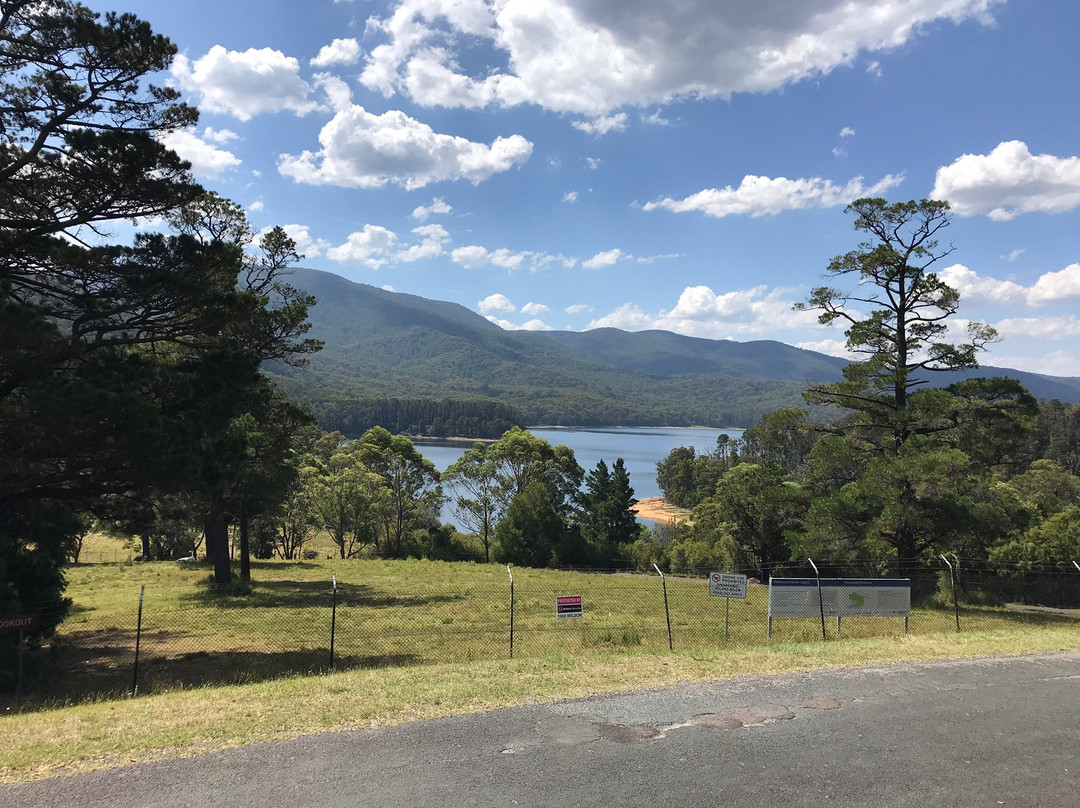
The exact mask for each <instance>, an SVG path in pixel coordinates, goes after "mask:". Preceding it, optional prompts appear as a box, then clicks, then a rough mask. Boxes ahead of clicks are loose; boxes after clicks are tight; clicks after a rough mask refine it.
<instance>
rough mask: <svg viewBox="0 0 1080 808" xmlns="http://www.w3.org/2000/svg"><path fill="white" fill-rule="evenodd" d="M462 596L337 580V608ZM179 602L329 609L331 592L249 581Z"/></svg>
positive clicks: (317, 585) (418, 603) (321, 585)
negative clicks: (400, 590)
mask: <svg viewBox="0 0 1080 808" xmlns="http://www.w3.org/2000/svg"><path fill="white" fill-rule="evenodd" d="M465 597H466V596H465V595H462V594H455V593H431V594H410V593H402V594H393V593H386V592H376V591H375V590H374V589H373V588H372V587H370V586H367V585H365V584H345V583H339V584H338V588H337V605H338V608H339V609H340V608H346V607H348V608H363V609H386V608H391V607H422V606H433V605H437V604H440V603H456V602H457V601H460V600H464V599H465ZM181 602H182V603H190V604H198V605H200V606H212V607H216V608H222V609H258V608H265V609H311V608H320V607H323V608H326V609H327V610H329V609H330V606H331V602H332V594H331V591H330V585H329V584H328V583H327V582H326V581H252V582H251V584H249V585H248V586H247V587H246V588H239V587H230V588H227V589H218V588H215V587H213V586H207V587H205V588H201V589H199V590H197V591H195V592H192V593H191V594H188V595H184V596H183V597H182V598H181Z"/></svg>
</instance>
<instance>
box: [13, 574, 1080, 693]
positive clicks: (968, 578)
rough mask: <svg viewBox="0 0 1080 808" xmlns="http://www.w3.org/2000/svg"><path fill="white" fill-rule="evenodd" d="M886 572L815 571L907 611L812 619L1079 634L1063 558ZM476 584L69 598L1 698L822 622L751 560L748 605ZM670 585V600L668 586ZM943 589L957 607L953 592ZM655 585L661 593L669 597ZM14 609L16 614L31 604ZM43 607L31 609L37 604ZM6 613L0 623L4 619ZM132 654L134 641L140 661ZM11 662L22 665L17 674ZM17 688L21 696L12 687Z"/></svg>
mask: <svg viewBox="0 0 1080 808" xmlns="http://www.w3.org/2000/svg"><path fill="white" fill-rule="evenodd" d="M950 563H951V564H952V570H951V571H950V569H949V566H948V565H947V564H945V563H941V562H939V563H936V564H923V565H920V566H919V567H917V568H912V569H905V570H897V569H888V568H881V567H879V566H871V565H865V564H857V563H843V564H826V563H821V562H819V563H818V564H817V566H818V568H819V570H820V573H821V575H822V577H823V580H826V581H827V580H829V579H830V578H838V577H846V578H872V579H877V578H887V577H906V578H909V579H910V580H911V581H912V584H911V591H912V604H911V613H910V618H909V619H908V620H907V621H905V620H903V619H901V618H895V617H844V618H843V621H842V623H841V621H840V620H837V619H834V618H831V617H830V618H828V619H826V620H825V621H824V624H825V625H824V630H825V636H826V638H827V639H829V640H833V639H838V638H855V637H879V636H902V635H903V634H905V632H906V633H909V634H933V633H940V632H956V631H957V630H958V629H959V630H960V631H987V630H995V629H1010V628H1015V627H1017V626H1024V625H1040V626H1067V627H1070V628H1075V629H1077V630H1078V631H1080V569H1077V568H1075V567H1074V566H1073V565H1071V564H1070V563H1066V564H1063V565H1060V566H1057V567H1053V568H1043V569H1032V570H1019V569H1005V568H1002V567H995V566H992V565H990V564H988V563H986V562H982V561H968V560H962V559H952V560H950ZM482 569H484V570H485V571H484V572H483V574H482V575H481V576H480V577H479V578H478V577H477V576H475V575H474V576H473V577H471V578H466V577H464V576H461V577H458V578H455V577H454V576H452V575H451V576H447V577H445V578H441V577H440V578H424V579H420V580H416V581H414V582H412V583H411V584H410V586H409V587H407V588H402V587H401V586H400V583H399V582H395V583H393V585H391V584H383V583H379V582H377V581H374V580H373V581H365V580H362V579H361V576H360V575H357V578H356V580H349V577H348V572H346V571H343V572H342V574H341V575H339V576H337V578H336V588H335V587H334V586H333V585H332V583H331V581H264V582H256V583H254V584H253V585H252V589H251V590H250V591H249V592H245V593H243V594H236V593H235V592H234V591H228V592H215V591H214V590H213V589H212V588H210V587H204V588H202V589H200V590H199V591H196V592H192V593H189V594H188V595H186V596H184V597H183V599H181V600H180V601H179V602H178V601H177V598H176V595H175V594H169V593H162V592H157V591H155V590H154V588H153V586H152V585H151V586H148V587H146V588H145V598H144V599H143V603H142V609H141V622H140V614H139V611H138V610H137V608H136V605H137V601H136V598H135V597H134V596H133V598H132V604H131V609H130V610H129V611H124V612H112V613H109V612H103V611H100V610H90V609H81V608H80V607H79V606H78V604H76V605H75V607H74V608H73V609H72V611H71V613H70V614H69V616H68V617H67V619H66V620H65V621H64V622H63V623H62V624H61V625H60V628H59V630H58V631H57V634H56V636H55V637H54V638H53V639H52V640H51V641H50V642H48V643H45V644H42V645H40V646H35V647H29V646H28V645H24V646H23V648H22V653H19V651H20V648H19V646H18V643H17V642H16V638H17V636H18V635H17V634H14V633H11V632H8V633H4V634H0V659H2V660H3V661H2V662H0V688H2V689H3V691H4V692H3V693H2V694H0V701H5V702H7V703H8V704H14V705H16V707H17V706H19V705H20V704H27V705H29V704H33V703H39V702H74V701H80V700H84V699H87V698H97V697H102V696H109V695H120V694H130V693H134V692H136V691H137V692H138V693H153V692H162V691H165V690H171V689H175V688H187V687H196V686H202V685H213V684H223V683H242V682H254V681H263V680H267V679H273V678H277V677H281V676H287V675H296V674H311V673H319V672H325V671H329V670H332V669H337V670H342V669H358V668H378V667H387V666H407V665H426V664H433V663H444V662H458V661H469V660H484V659H498V658H506V657H509V656H511V650H512V654H513V656H514V657H537V656H548V655H583V654H590V653H596V652H609V653H610V652H616V653H617V652H626V651H635V650H648V651H655V652H664V651H667V649H668V647H669V644H670V647H671V648H673V649H674V650H676V651H681V650H690V649H697V648H706V647H721V648H723V647H736V646H749V645H764V644H766V643H770V642H771V643H789V642H808V641H821V640H822V624H821V623H822V621H820V620H814V619H811V618H774V619H773V620H772V621H771V623H772V625H771V632H770V625H769V624H770V621H769V619H768V603H769V587H768V585H767V584H763V583H760V582H759V577H760V576H761V574H762V572H763V571H762V570H760V569H757V568H755V569H736V570H729V572H736V573H740V574H745V575H747V576H748V578H749V580H750V583H749V585H748V586H747V593H746V598H745V599H735V598H731V599H728V598H723V597H715V596H712V595H710V594H709V584H708V580H707V576H708V573H709V571H708V570H696V571H695V570H690V571H681V572H679V573H677V574H667V575H666V577H664V578H662V577H661V576H660V575H657V574H656V573H653V574H645V573H638V572H625V571H616V570H596V571H574V572H562V573H558V574H555V573H552V572H551V571H546V570H530V569H515V570H513V598H512V599H511V577H510V575H509V574H508V573H507V570H504V569H500V568H497V567H488V568H482ZM766 572H768V573H769V574H771V575H772V576H773V577H778V578H791V577H803V578H812V577H814V572H813V570H812V568H811V567H810V565H808V564H806V563H805V562H804V563H802V564H784V565H777V566H775V567H773V568H772V569H770V570H767V571H766ZM665 589H666V593H665ZM954 591H955V600H954ZM665 594H666V600H665ZM566 597H570V598H575V597H580V603H581V611H580V616H576V617H569V618H568V617H563V618H560V617H559V615H558V610H557V599H558V598H566ZM33 606H34V605H33V604H30V605H29V608H27V607H24V611H29V610H31V609H32V608H33ZM39 611H40V610H39ZM0 619H2V618H0ZM136 647H137V648H138V655H137V663H136ZM20 658H21V671H19V670H17V667H18V666H19V659H20ZM16 690H17V691H19V692H18V693H16Z"/></svg>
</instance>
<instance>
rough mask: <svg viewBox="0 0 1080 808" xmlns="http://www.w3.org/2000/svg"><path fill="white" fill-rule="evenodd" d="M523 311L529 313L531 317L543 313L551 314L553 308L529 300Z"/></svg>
mask: <svg viewBox="0 0 1080 808" xmlns="http://www.w3.org/2000/svg"><path fill="white" fill-rule="evenodd" d="M521 313H522V314H528V315H529V316H530V317H539V316H540V315H541V314H550V313H551V309H549V308H548V307H547V306H545V305H544V304H543V303H533V302H529V303H526V304H525V305H524V306H522V307H521Z"/></svg>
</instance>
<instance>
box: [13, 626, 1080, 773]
mask: <svg viewBox="0 0 1080 808" xmlns="http://www.w3.org/2000/svg"><path fill="white" fill-rule="evenodd" d="M1076 648H1080V633H1078V632H1077V631H1076V630H1075V629H1067V628H1061V627H1052V628H1014V629H1010V630H997V631H987V632H982V633H972V634H959V635H958V634H955V633H953V634H946V633H942V634H930V635H921V636H914V635H913V636H907V637H891V638H868V639H847V640H841V641H834V642H828V643H821V642H817V643H798V644H782V645H773V646H770V647H747V648H740V649H729V650H725V649H719V648H710V649H700V650H696V651H687V652H682V653H675V654H668V653H658V652H655V651H647V650H644V651H634V652H622V653H616V652H610V651H594V652H591V653H586V654H584V655H580V656H567V655H558V656H550V657H543V658H530V659H515V660H501V661H499V660H496V661H490V660H489V661H478V662H470V663H463V664H443V665H428V666H423V667H407V668H391V669H387V668H383V669H378V670H355V671H348V672H342V673H336V674H331V675H327V676H320V677H293V678H286V679H280V680H275V681H269V682H262V683H258V684H253V685H248V686H243V687H240V686H229V687H219V688H202V689H195V690H188V691H176V692H170V693H162V694H159V695H154V696H149V697H144V698H139V699H124V700H116V701H103V702H99V703H94V704H83V705H79V706H74V707H66V708H61V709H56V710H51V711H43V712H38V713H25V714H21V715H12V716H8V717H5V718H3V719H0V780H2V781H5V782H12V781H23V780H33V779H42V778H46V777H51V776H57V775H63V774H71V773H75V772H81V771H89V770H93V769H101V768H108V767H113V766H119V765H127V764H132V763H138V762H145V761H150V760H159V759H164V758H172V757H183V756H190V755H196V754H200V753H204V752H209V751H215V750H220V749H226V748H230V747H235V746H240V745H244V744H250V743H255V742H259V741H267V740H273V739H280V738H292V737H298V736H300V735H305V734H311V733H315V732H323V731H340V730H349V729H362V728H369V727H377V726H388V725H392V724H398V723H401V722H404V721H412V720H417V719H426V718H436V717H440V716H446V715H453V714H462V713H475V712H482V711H486V710H491V709H495V708H499V707H507V706H511V705H515V704H521V703H524V702H526V701H533V702H553V701H559V700H562V699H569V698H579V697H584V696H590V695H596V694H599V693H615V692H623V691H627V690H633V689H640V688H650V687H660V686H665V685H672V684H676V683H679V682H687V681H717V680H727V679H731V678H735V677H738V676H745V675H751V674H777V673H790V672H799V671H813V670H822V669H826V668H835V667H846V666H855V665H867V664H876V663H890V662H902V661H923V660H933V659H958V658H971V657H980V656H988V655H1018V654H1026V653H1046V652H1053V651H1064V650H1070V649H1076Z"/></svg>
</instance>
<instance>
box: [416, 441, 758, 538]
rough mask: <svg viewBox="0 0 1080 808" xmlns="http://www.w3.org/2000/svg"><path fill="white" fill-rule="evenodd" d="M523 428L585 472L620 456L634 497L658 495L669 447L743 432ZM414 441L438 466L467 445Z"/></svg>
mask: <svg viewBox="0 0 1080 808" xmlns="http://www.w3.org/2000/svg"><path fill="white" fill-rule="evenodd" d="M529 431H530V432H531V433H532V434H534V435H536V436H537V437H538V438H543V439H544V440H546V441H547V442H548V443H550V444H551V445H552V446H557V445H559V444H565V445H566V446H569V447H570V448H571V449H573V450H574V457H575V458H576V459H577V462H578V465H580V466H581V467H582V468H583V469H585V471H586V472H588V471H589V470H591V469H594V468H596V464H597V463H598V462H599V461H600V460H603V461H604V462H605V463H607V465H608V468H610V467H611V466H612V464H614V462H615V460H616V459H618V458H620V457H621V458H622V459H623V463H625V465H626V470H627V472H628V473H629V474H630V484H631V485H632V486H633V487H634V496H635V497H637V498H638V499H646V498H648V497H658V496H661V492H660V486H658V485H657V484H656V464H657V462H658V461H660V460H663V459H664V458H665V457H667V456H668V454H670V453H671V450H672V449H675V448H678V447H679V446H693V447H694V449H695V450H696V451H697V453H698V454H701V453H703V452H708V451H711V450H712V449H714V448H715V447H716V439H717V437H719V436H720V435H722V434H727V435H729V436H731V437H732V438H738V437H740V436H741V435H742V433H743V430H741V429H700V428H674V427H671V428H669V427H597V428H593V429H570V428H566V429H564V428H556V429H543V428H536V429H530V430H529ZM415 443H416V448H417V449H418V450H419V451H420V453H421V454H423V455H424V457H426V458H427V459H428V460H430V461H431V462H432V463H434V464H435V467H436V468H437V469H438V470H439V471H445V470H446V469H447V467H448V466H449V465H450V464H451V463H453V462H454V461H456V460H457V459H458V458H459V457H461V455H462V454H464V453H465V450H466V449H468V448H469V447H470V446H471V445H472V444H468V443H462V442H457V441H438V440H432V441H424V440H418V441H416V442H415ZM452 510H453V509H452V508H450V507H449V506H448V505H447V506H445V507H444V509H443V518H444V519H447V520H452V517H453V513H452Z"/></svg>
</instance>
